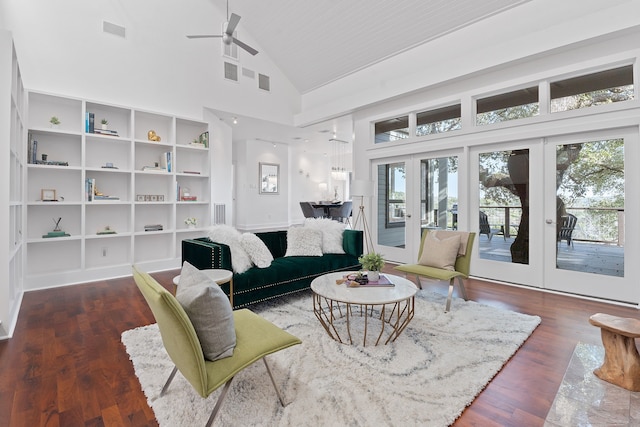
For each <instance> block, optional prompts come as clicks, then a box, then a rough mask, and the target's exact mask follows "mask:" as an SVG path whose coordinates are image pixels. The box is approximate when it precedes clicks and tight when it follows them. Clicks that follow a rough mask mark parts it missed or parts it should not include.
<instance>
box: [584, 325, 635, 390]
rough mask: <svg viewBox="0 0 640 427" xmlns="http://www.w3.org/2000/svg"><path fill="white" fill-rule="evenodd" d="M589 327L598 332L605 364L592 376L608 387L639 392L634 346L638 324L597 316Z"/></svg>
mask: <svg viewBox="0 0 640 427" xmlns="http://www.w3.org/2000/svg"><path fill="white" fill-rule="evenodd" d="M589 323H591V324H592V325H594V326H598V327H599V328H600V331H601V334H602V344H603V345H604V362H603V363H602V366H601V367H599V368H598V369H596V370H595V371H593V373H594V374H595V375H596V376H597V377H598V378H600V379H601V380H604V381H607V382H610V383H611V384H615V385H617V386H620V387H622V388H625V389H627V390H631V391H640V355H639V354H638V349H637V348H636V342H635V338H638V337H640V320H638V319H631V318H624V317H617V316H611V315H609V314H604V313H598V314H594V315H593V316H591V317H590V318H589Z"/></svg>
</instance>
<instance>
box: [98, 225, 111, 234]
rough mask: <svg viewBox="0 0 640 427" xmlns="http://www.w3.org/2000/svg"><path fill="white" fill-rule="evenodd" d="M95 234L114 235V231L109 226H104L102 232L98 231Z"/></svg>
mask: <svg viewBox="0 0 640 427" xmlns="http://www.w3.org/2000/svg"><path fill="white" fill-rule="evenodd" d="M96 234H116V230H114V229H112V228H111V226H110V225H105V226H104V228H103V229H102V230H98V232H97V233H96Z"/></svg>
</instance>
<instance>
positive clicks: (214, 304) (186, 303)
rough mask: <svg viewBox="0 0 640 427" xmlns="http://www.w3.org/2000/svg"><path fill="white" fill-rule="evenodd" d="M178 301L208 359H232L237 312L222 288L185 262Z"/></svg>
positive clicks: (181, 273)
mask: <svg viewBox="0 0 640 427" xmlns="http://www.w3.org/2000/svg"><path fill="white" fill-rule="evenodd" d="M176 299H177V300H178V302H180V305H182V308H184V311H185V312H186V313H187V316H189V319H190V320H191V323H192V324H193V328H194V329H195V330H196V334H197V335H198V340H199V341H200V345H201V346H202V352H203V353H204V357H205V358H206V359H208V360H211V361H213V360H218V359H222V358H225V357H229V356H232V355H233V349H234V348H235V346H236V330H235V325H234V322H233V312H232V309H231V304H230V303H229V300H228V299H227V296H226V295H225V294H224V292H223V291H222V289H220V286H218V284H216V282H214V281H213V280H211V279H210V278H209V277H208V276H207V275H206V274H204V273H203V272H201V271H200V270H198V269H197V268H195V267H194V266H192V265H191V264H189V263H188V262H185V263H184V264H183V266H182V271H181V272H180V284H179V285H178V290H177V291H176Z"/></svg>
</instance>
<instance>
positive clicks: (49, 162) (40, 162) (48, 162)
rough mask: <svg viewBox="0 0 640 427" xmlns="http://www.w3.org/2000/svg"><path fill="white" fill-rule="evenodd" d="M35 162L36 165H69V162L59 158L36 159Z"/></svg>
mask: <svg viewBox="0 0 640 427" xmlns="http://www.w3.org/2000/svg"><path fill="white" fill-rule="evenodd" d="M33 163H34V164H36V165H47V166H69V162H62V161H59V160H36V161H35V162H33Z"/></svg>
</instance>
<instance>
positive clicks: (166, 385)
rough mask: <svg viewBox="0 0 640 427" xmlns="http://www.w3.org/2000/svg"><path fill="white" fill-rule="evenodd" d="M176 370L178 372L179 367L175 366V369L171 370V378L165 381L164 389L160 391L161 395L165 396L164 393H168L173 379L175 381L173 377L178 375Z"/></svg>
mask: <svg viewBox="0 0 640 427" xmlns="http://www.w3.org/2000/svg"><path fill="white" fill-rule="evenodd" d="M176 372H178V367H177V366H174V367H173V371H171V374H169V378H167V382H166V383H164V386H163V387H162V391H161V392H160V397H162V396H164V394H165V393H166V391H167V389H168V388H169V385H170V384H171V381H173V377H175V376H176Z"/></svg>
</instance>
